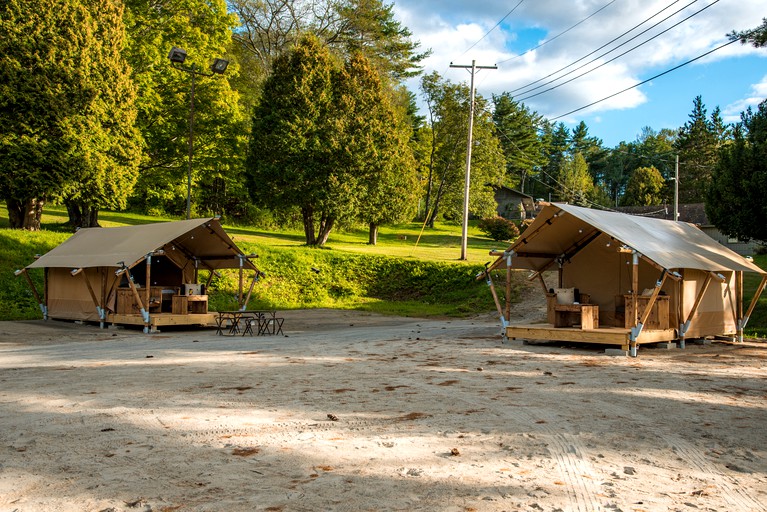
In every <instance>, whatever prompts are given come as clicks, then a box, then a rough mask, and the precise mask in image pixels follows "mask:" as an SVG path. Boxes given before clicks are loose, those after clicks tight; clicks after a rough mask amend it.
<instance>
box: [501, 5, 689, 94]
mask: <svg viewBox="0 0 767 512" xmlns="http://www.w3.org/2000/svg"><path fill="white" fill-rule="evenodd" d="M680 1H681V0H674V2H672V3H670V4H669V5H667V6H666V7H664V8H663V9H661V10H660V11H658V12H656V13H655V14H653V15H652V16H650V17H649V18H646V19H645V20H643V21H642V22H641V23H638V24H636V25H634V26H633V27H631V28H630V29H629V30H627V31H625V32H623V33H622V34H620V35H618V36H617V37H615V38H613V39H611V40H610V41H608V42H606V43H605V44H603V45H602V46H600V47H599V48H597V49H595V50H593V51H591V52H589V53H587V54H586V55H584V56H583V57H581V58H579V59H577V60H575V61H573V62H571V63H570V64H568V65H567V66H564V67H561V68H559V69H558V70H556V71H553V72H551V73H549V74H548V75H546V76H544V77H541V78H539V79H538V80H535V81H533V82H530V83H529V84H527V85H523V86H521V87H517V88H516V89H513V90H511V91H509V92H512V93H513V92H517V91H520V90H522V89H527V88H528V87H530V86H531V85H535V84H537V83H538V82H541V81H543V80H546V79H547V78H550V77H552V76H554V75H556V74H557V73H559V72H561V71H564V70H565V69H567V68H569V67H571V66H574V65H575V64H577V63H579V62H580V61H582V60H583V59H585V58H587V57H590V56H592V55H594V54H595V53H597V52H598V51H599V50H602V49H604V48H606V47H607V46H609V45H611V44H612V43H614V42H615V41H617V40H619V39H620V38H622V37H623V36H626V35H628V34H630V33H631V32H633V31H634V30H636V29H637V28H639V27H641V26H642V25H644V24H645V23H647V22H648V21H650V20H651V19H653V18H654V17H656V16H658V15H659V14H660V13H662V12H663V11H665V10H666V9H669V8H671V6H673V5H674V4H676V3H679V2H680ZM697 1H698V0H693V1H692V2H690V3H689V4H687V5H685V6H684V7H682V8H681V9H679V10H678V11H676V12H675V13H674V14H677V13H678V12H679V11H682V10H684V9H686V8H687V7H689V6H690V5H692V4H694V3H695V2H697ZM674 14H672V15H671V16H673V15H674ZM671 16H669V17H671ZM666 19H668V18H665V19H664V20H661V21H660V22H659V23H662V22H663V21H665V20H666ZM655 26H657V24H656V25H653V27H655ZM653 27H650V28H649V29H647V30H650V29H652V28H653ZM647 30H645V31H643V32H642V33H640V34H638V35H642V34H644V33H645V32H647ZM635 37H636V36H635ZM629 41H630V40H629ZM626 43H628V41H626V42H625V43H622V44H626ZM620 46H622V45H619V46H617V47H616V48H615V49H617V48H620ZM608 53H609V52H608ZM577 69H580V68H577ZM528 92H529V91H528Z"/></svg>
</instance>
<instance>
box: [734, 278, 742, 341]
mask: <svg viewBox="0 0 767 512" xmlns="http://www.w3.org/2000/svg"><path fill="white" fill-rule="evenodd" d="M742 318H743V271H742V270H737V271H736V272H735V321H736V322H737V334H736V336H737V340H738V343H743V329H742V328H741V319H742Z"/></svg>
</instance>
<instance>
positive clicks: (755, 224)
mask: <svg viewBox="0 0 767 512" xmlns="http://www.w3.org/2000/svg"><path fill="white" fill-rule="evenodd" d="M765 194H767V100H765V101H763V102H762V103H760V104H759V106H758V107H757V111H756V112H753V111H752V110H751V108H749V109H748V110H746V111H745V112H743V113H742V114H741V121H740V123H739V124H738V125H736V127H735V129H734V133H733V142H732V143H731V144H727V145H725V146H723V147H722V149H721V152H720V155H719V163H718V164H717V166H716V168H715V170H714V172H713V175H712V180H711V183H710V185H709V188H708V192H707V194H706V215H707V216H708V218H709V220H710V221H711V222H712V223H713V224H714V225H715V226H716V227H717V228H718V229H719V230H720V231H722V232H723V233H724V234H726V235H728V236H731V237H737V238H740V239H742V240H750V239H756V240H761V241H765V240H767V206H765V202H764V197H765Z"/></svg>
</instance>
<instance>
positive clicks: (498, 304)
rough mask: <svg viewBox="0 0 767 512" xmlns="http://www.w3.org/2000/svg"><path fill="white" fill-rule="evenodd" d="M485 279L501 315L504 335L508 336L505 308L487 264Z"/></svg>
mask: <svg viewBox="0 0 767 512" xmlns="http://www.w3.org/2000/svg"><path fill="white" fill-rule="evenodd" d="M485 281H486V282H487V285H488V286H489V287H490V293H492V294H493V301H494V302H495V309H496V310H497V311H498V316H499V317H501V327H503V337H504V338H505V337H506V325H507V322H506V319H505V318H504V316H503V308H502V307H501V301H500V300H499V299H498V293H496V291H495V284H493V278H492V277H490V268H489V267H487V266H485Z"/></svg>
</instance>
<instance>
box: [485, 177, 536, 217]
mask: <svg viewBox="0 0 767 512" xmlns="http://www.w3.org/2000/svg"><path fill="white" fill-rule="evenodd" d="M492 187H493V191H494V194H495V202H496V203H498V210H497V211H498V216H499V217H503V218H504V219H509V220H525V219H532V218H533V217H535V201H534V200H533V197H532V196H528V195H527V194H524V193H522V192H520V191H518V190H514V189H513V188H509V187H504V186H503V185H492Z"/></svg>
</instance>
